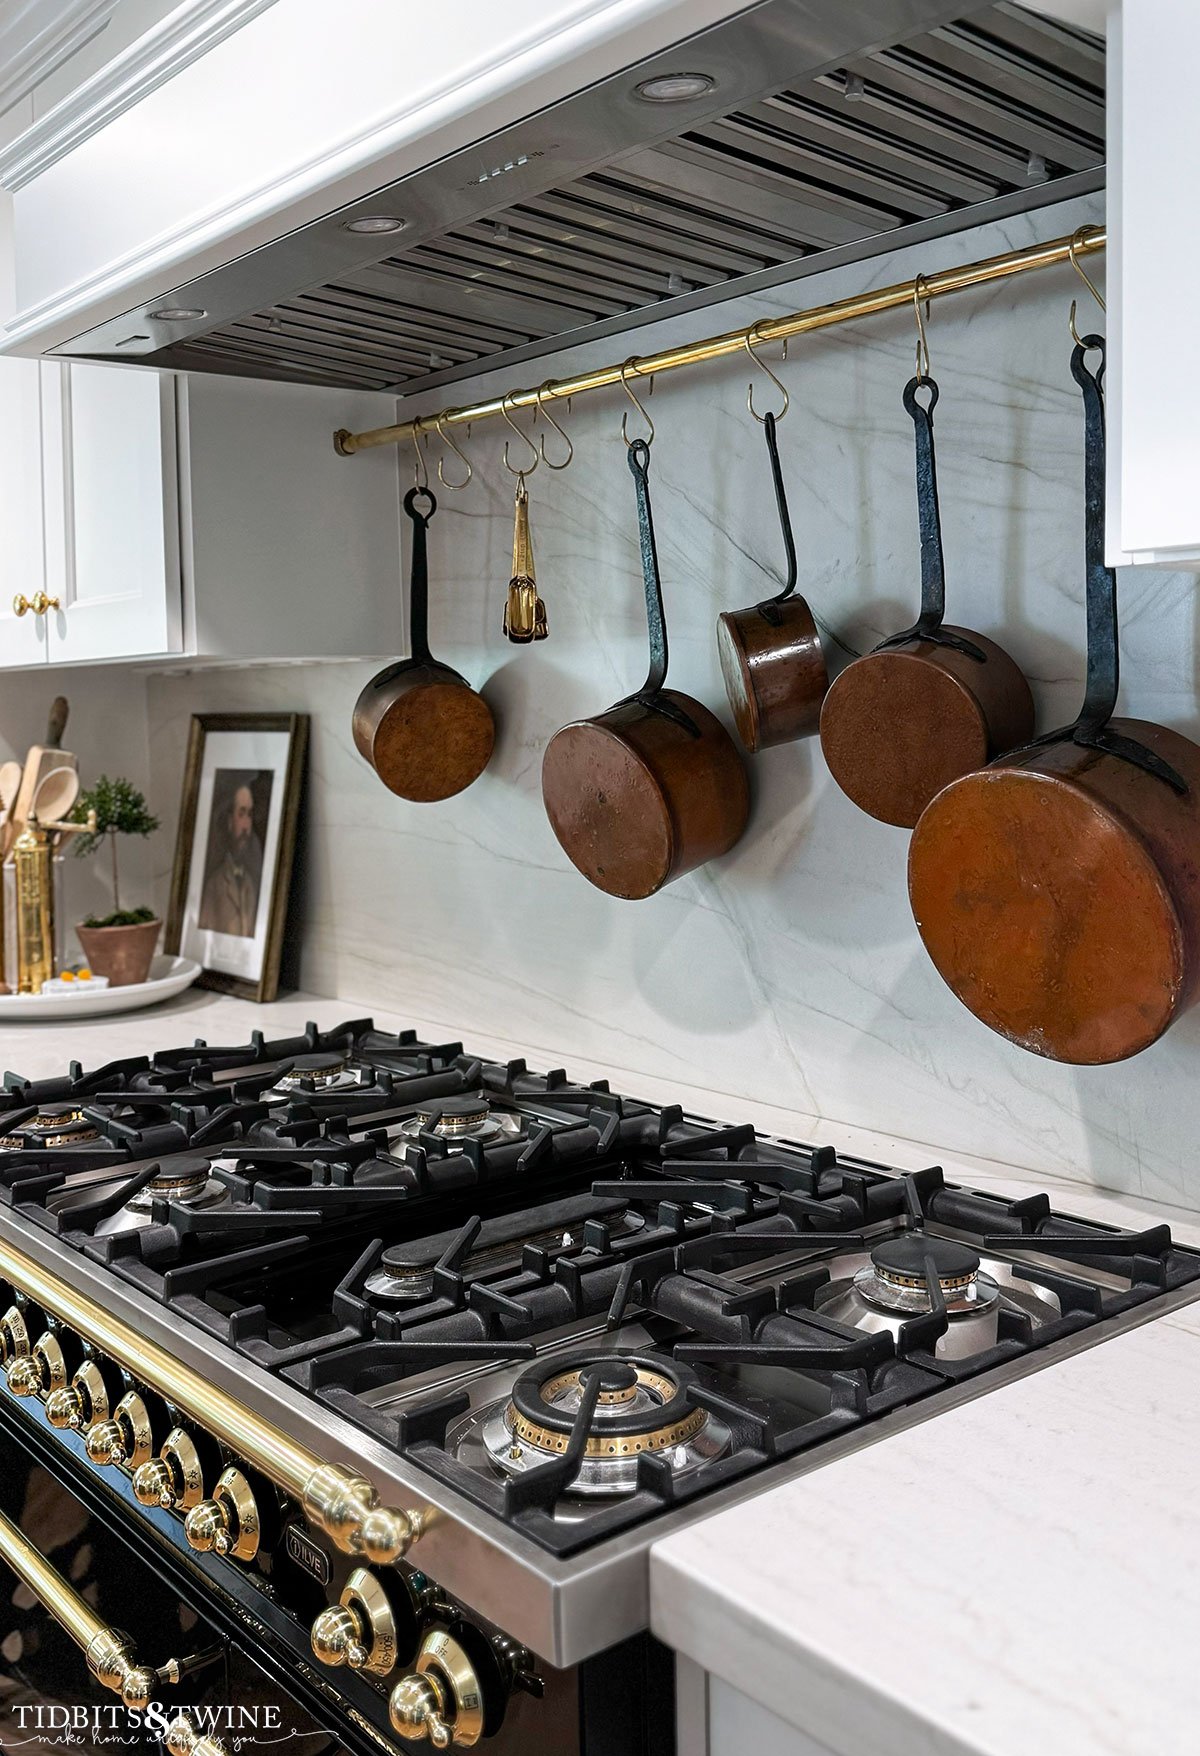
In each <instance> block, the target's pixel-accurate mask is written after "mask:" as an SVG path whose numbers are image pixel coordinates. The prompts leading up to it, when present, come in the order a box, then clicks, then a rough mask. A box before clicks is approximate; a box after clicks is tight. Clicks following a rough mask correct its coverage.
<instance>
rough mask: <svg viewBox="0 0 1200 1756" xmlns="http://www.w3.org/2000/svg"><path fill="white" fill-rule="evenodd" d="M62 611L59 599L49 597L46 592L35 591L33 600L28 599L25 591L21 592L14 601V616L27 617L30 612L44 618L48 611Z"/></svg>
mask: <svg viewBox="0 0 1200 1756" xmlns="http://www.w3.org/2000/svg"><path fill="white" fill-rule="evenodd" d="M61 609H62V605H61V604H60V603H59V601H58V599H57V598H49V597H47V596H46V594H45V592H44V591H35V592H34V594H33V596H32V597H31V598H27V597H26V596H25V593H24V592H23V591H19V592H18V593H17V595H16V597H15V598H14V599H13V614H14V616H26V615H28V614H29V612H30V610H32V611H33V613H34V615H35V616H44V615H45V614H46V611H47V610H61Z"/></svg>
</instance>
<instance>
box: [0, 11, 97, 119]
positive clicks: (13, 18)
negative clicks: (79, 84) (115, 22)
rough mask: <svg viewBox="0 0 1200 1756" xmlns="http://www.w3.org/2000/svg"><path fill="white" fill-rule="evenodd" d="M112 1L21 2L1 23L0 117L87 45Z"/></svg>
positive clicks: (95, 34) (8, 12) (95, 33)
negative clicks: (48, 3)
mask: <svg viewBox="0 0 1200 1756" xmlns="http://www.w3.org/2000/svg"><path fill="white" fill-rule="evenodd" d="M116 6H117V0H59V4H57V5H55V6H49V5H47V4H46V0H23V3H19V4H17V5H16V6H13V7H9V8H8V9H7V17H5V18H4V20H3V22H2V23H0V68H3V72H2V73H0V114H2V113H3V112H4V111H5V110H10V109H11V108H12V106H13V105H14V104H18V103H20V101H21V99H22V98H23V97H28V95H29V93H30V92H31V91H32V90H33V89H34V87H35V86H36V85H39V84H40V83H41V81H42V80H43V79H45V78H47V77H48V75H49V74H51V73H53V72H54V70H55V68H56V67H60V66H61V65H62V63H63V62H64V61H66V60H67V59H68V58H69V57H70V56H71V55H73V54H74V53H75V51H76V50H77V49H81V48H82V47H83V45H84V44H85V43H88V42H90V41H91V39H92V38H93V37H95V36H99V34H100V32H101V31H102V30H103V29H104V27H105V25H106V24H107V23H108V21H109V18H110V17H111V15H112V13H113V12H114V11H115V10H116Z"/></svg>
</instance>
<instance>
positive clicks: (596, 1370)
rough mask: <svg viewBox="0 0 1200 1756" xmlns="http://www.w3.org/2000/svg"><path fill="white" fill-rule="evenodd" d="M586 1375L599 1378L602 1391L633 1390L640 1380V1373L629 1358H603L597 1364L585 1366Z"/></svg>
mask: <svg viewBox="0 0 1200 1756" xmlns="http://www.w3.org/2000/svg"><path fill="white" fill-rule="evenodd" d="M584 1375H585V1377H588V1378H599V1380H600V1389H601V1390H602V1391H603V1390H632V1389H633V1387H634V1385H635V1384H636V1383H637V1381H638V1375H637V1373H636V1372H635V1371H634V1369H633V1367H632V1366H631V1365H630V1364H629V1362H628V1360H601V1361H600V1362H599V1363H598V1364H597V1365H594V1366H585V1367H584Z"/></svg>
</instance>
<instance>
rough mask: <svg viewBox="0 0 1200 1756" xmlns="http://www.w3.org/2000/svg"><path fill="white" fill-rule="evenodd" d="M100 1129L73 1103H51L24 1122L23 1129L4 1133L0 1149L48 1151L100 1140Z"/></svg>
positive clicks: (9, 1150)
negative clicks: (17, 1131) (51, 1148)
mask: <svg viewBox="0 0 1200 1756" xmlns="http://www.w3.org/2000/svg"><path fill="white" fill-rule="evenodd" d="M99 1138H100V1129H99V1128H98V1127H97V1125H96V1123H95V1122H93V1121H91V1120H90V1119H89V1118H88V1117H87V1116H85V1114H84V1113H83V1111H82V1110H80V1109H76V1108H75V1106H74V1105H73V1104H61V1105H60V1104H48V1105H47V1106H46V1108H45V1109H42V1110H39V1111H38V1113H37V1115H36V1116H31V1117H30V1119H29V1120H28V1122H22V1123H21V1127H20V1132H19V1133H15V1134H5V1135H2V1136H0V1152H20V1151H21V1150H22V1149H23V1148H24V1149H26V1150H28V1149H29V1148H32V1149H33V1150H34V1151H39V1150H40V1151H44V1150H46V1149H47V1148H50V1147H58V1146H82V1145H84V1144H85V1143H86V1142H88V1141H91V1140H99Z"/></svg>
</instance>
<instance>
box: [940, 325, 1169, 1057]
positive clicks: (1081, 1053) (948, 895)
mask: <svg viewBox="0 0 1200 1756" xmlns="http://www.w3.org/2000/svg"><path fill="white" fill-rule="evenodd" d="M1091 349H1100V350H1101V351H1102V350H1103V343H1102V341H1101V340H1100V338H1099V337H1098V336H1088V337H1086V338H1085V339H1084V341H1083V342H1082V343H1081V344H1080V345H1079V346H1078V347H1077V348H1076V349H1075V353H1074V355H1073V357H1072V362H1071V370H1072V372H1073V374H1074V376H1075V379H1076V382H1077V383H1078V384H1079V385H1080V388H1081V389H1082V391H1083V401H1084V414H1085V422H1086V439H1087V446H1086V462H1085V471H1086V506H1087V517H1086V560H1087V628H1088V656H1087V686H1086V690H1085V696H1084V705H1083V708H1082V711H1081V712H1080V715H1079V717H1078V718H1077V719H1076V720H1075V722H1074V723H1073V724H1072V725H1069V726H1065V727H1063V728H1061V729H1060V730H1058V731H1055V732H1051V733H1050V734H1049V735H1048V736H1046V737H1044V738H1042V739H1040V740H1039V741H1038V742H1037V743H1036V744H1034V745H1033V746H1031V747H1029V748H1027V749H1024V750H1021V751H1017V752H1014V753H1012V754H1010V755H1008V756H1006V757H1004V758H1002V759H1001V760H1000V761H998V762H995V763H993V764H992V765H991V767H990V768H987V769H984V770H983V771H982V772H981V773H978V774H973V775H969V776H967V777H966V778H964V779H962V780H959V781H956V782H955V784H954V785H953V786H950V787H948V788H947V789H946V790H945V792H943V793H941V794H939V796H938V797H937V798H936V799H935V800H934V801H933V803H932V804H931V805H930V806H929V808H928V810H927V811H926V812H925V814H924V816H923V817H922V818H921V821H920V822H919V823H918V825H917V828H916V832H915V834H914V836H913V838H912V844H911V846H910V849H909V864H908V882H909V895H910V899H911V901H912V908H913V914H914V916H915V917H916V922H917V927H918V930H919V931H920V934H921V938H922V939H923V941H924V943H925V948H926V950H927V951H928V952H929V954H930V956H931V957H932V959H933V961H934V963H935V964H936V966H937V968H938V970H939V972H940V973H941V975H942V976H943V977H944V978H945V980H946V981H947V982H948V983H949V985H950V987H951V988H952V989H953V991H954V993H955V994H957V996H958V998H959V999H960V1000H961V1001H962V1002H963V1003H964V1005H966V1006H968V1007H969V1008H970V1010H971V1011H972V1012H973V1013H974V1014H975V1015H976V1017H977V1018H980V1019H982V1021H983V1022H984V1023H985V1024H987V1025H989V1026H990V1027H991V1028H992V1029H993V1030H995V1031H999V1032H1000V1033H1001V1035H1003V1036H1005V1037H1007V1038H1008V1039H1009V1041H1010V1042H1013V1043H1016V1044H1017V1045H1018V1046H1019V1047H1020V1048H1024V1049H1029V1050H1031V1051H1032V1052H1033V1053H1034V1054H1037V1055H1044V1056H1046V1057H1048V1058H1049V1059H1050V1060H1053V1061H1066V1062H1070V1063H1072V1064H1075V1065H1091V1064H1095V1063H1104V1062H1111V1061H1120V1060H1123V1059H1125V1058H1126V1057H1127V1056H1129V1055H1134V1054H1136V1053H1137V1052H1138V1051H1139V1050H1141V1049H1144V1048H1146V1047H1147V1046H1148V1044H1150V1043H1152V1042H1154V1041H1155V1040H1156V1039H1157V1038H1158V1037H1160V1036H1161V1035H1162V1033H1163V1032H1164V1031H1165V1030H1166V1029H1167V1028H1168V1026H1169V1025H1171V1024H1172V1023H1173V1021H1174V1020H1175V1019H1176V1018H1178V1017H1179V1015H1180V1013H1182V1012H1184V1011H1185V1010H1186V1009H1187V1008H1188V1007H1189V1006H1191V1005H1192V1004H1193V1003H1194V1002H1195V1000H1196V998H1197V995H1198V993H1200V859H1198V857H1197V850H1198V849H1200V747H1197V745H1196V744H1194V743H1192V742H1191V740H1190V739H1188V738H1185V737H1183V736H1182V735H1181V734H1180V733H1178V732H1174V731H1171V730H1169V729H1168V728H1167V727H1165V726H1158V725H1151V724H1148V723H1147V722H1146V721H1144V720H1131V719H1125V720H1114V719H1112V718H1111V717H1110V716H1111V714H1112V711H1113V708H1114V707H1115V705H1116V699H1117V685H1118V674H1119V667H1118V652H1117V608H1116V577H1115V575H1114V574H1113V572H1112V571H1111V569H1109V568H1106V567H1105V565H1104V411H1103V402H1102V394H1101V375H1102V371H1103V367H1101V372H1100V373H1097V374H1095V375H1093V373H1092V372H1091V371H1090V370H1089V369H1088V367H1087V364H1086V354H1087V351H1088V350H1091Z"/></svg>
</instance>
